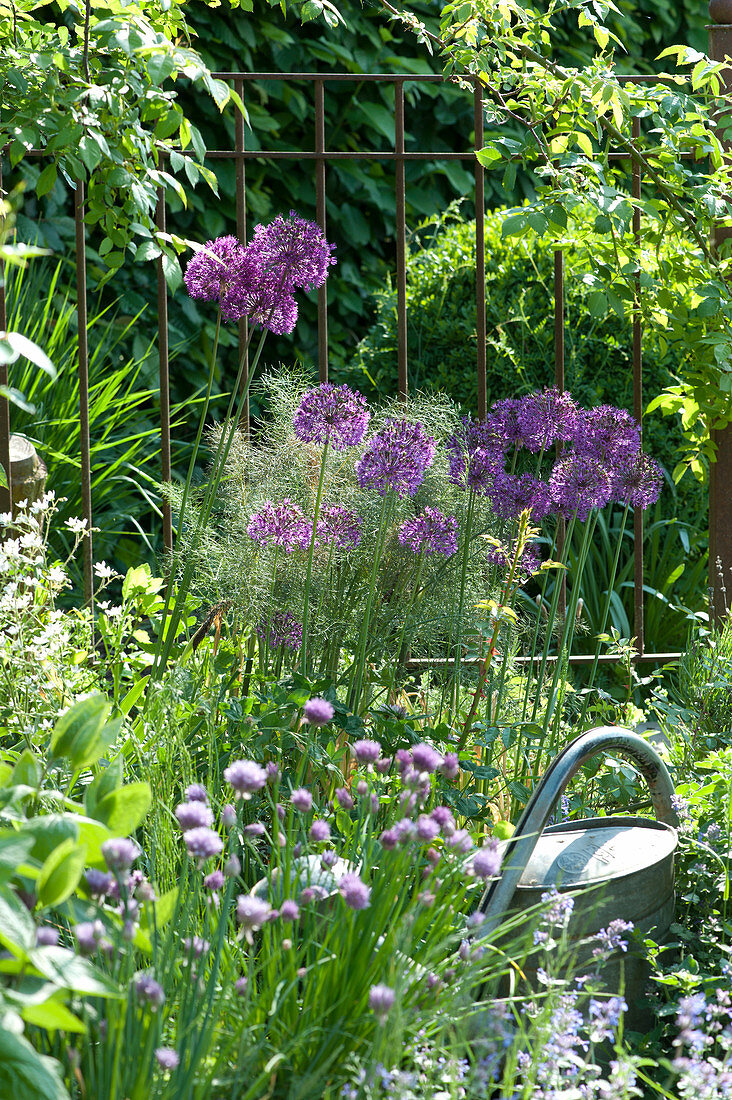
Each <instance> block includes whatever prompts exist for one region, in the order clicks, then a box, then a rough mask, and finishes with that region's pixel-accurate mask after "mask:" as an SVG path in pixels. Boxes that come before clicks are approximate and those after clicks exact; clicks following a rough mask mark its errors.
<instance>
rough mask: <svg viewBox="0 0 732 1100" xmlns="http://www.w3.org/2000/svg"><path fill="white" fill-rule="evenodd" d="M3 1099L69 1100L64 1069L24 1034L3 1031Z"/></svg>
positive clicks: (0, 1039)
mask: <svg viewBox="0 0 732 1100" xmlns="http://www.w3.org/2000/svg"><path fill="white" fill-rule="evenodd" d="M0 1096H5V1097H12V1098H13V1100H69V1094H68V1092H67V1091H66V1088H65V1087H64V1084H63V1080H62V1074H61V1067H60V1065H59V1064H58V1062H57V1061H56V1060H55V1058H48V1057H47V1056H46V1055H43V1054H39V1053H38V1051H37V1050H35V1049H34V1047H32V1046H31V1044H30V1043H29V1042H28V1040H27V1039H24V1038H23V1036H22V1035H16V1034H15V1033H14V1032H12V1031H8V1030H0Z"/></svg>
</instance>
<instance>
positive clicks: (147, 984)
mask: <svg viewBox="0 0 732 1100" xmlns="http://www.w3.org/2000/svg"><path fill="white" fill-rule="evenodd" d="M134 986H135V993H136V994H137V997H138V1000H139V1001H140V1002H141V1003H142V1004H146V1005H149V1006H150V1008H151V1009H152V1010H153V1012H155V1010H156V1009H158V1008H160V1006H161V1005H162V1004H164V1002H165V993H164V992H163V987H162V986H161V984H160V982H156V981H155V979H154V978H153V977H152V976H151V975H150V974H139V975H138V976H137V977H136V978H135V981H134Z"/></svg>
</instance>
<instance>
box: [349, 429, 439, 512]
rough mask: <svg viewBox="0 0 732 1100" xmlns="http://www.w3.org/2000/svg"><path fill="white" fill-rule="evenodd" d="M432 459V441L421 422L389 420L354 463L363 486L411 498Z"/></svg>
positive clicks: (381, 493) (384, 493)
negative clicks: (392, 491) (390, 491)
mask: <svg viewBox="0 0 732 1100" xmlns="http://www.w3.org/2000/svg"><path fill="white" fill-rule="evenodd" d="M434 458H435V441H434V439H433V438H432V437H431V436H428V435H427V433H426V432H425V430H424V428H423V426H422V425H421V424H419V423H416V424H412V423H410V422H409V421H408V420H388V421H387V422H386V425H385V426H384V427H383V428H382V429H381V431H380V432H378V433H377V434H376V435H375V436H374V438H373V439H372V440H371V442H370V443H369V445H368V447H367V448H366V450H365V451H364V453H363V455H362V456H361V458H360V459H359V460H358V462H357V463H356V476H357V478H358V483H359V485H360V486H361V488H362V489H367V488H371V489H374V490H375V491H376V492H377V493H379V494H380V495H381V496H386V493H387V491H388V490H389V489H393V490H394V492H395V493H396V494H397V496H400V497H405V496H410V497H413V496H414V494H415V493H416V492H417V489H418V488H419V487H420V485H421V484H422V481H423V480H424V475H425V473H426V471H427V467H428V466H431V465H432V463H433V461H434Z"/></svg>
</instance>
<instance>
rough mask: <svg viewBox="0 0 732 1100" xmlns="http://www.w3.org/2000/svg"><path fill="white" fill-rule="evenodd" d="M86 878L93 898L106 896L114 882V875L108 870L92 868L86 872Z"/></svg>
mask: <svg viewBox="0 0 732 1100" xmlns="http://www.w3.org/2000/svg"><path fill="white" fill-rule="evenodd" d="M84 878H85V879H86V884H87V886H88V888H89V893H90V894H91V896H92V897H93V898H101V897H104V895H105V894H108V893H109V892H110V891H111V889H112V885H113V883H114V879H113V878H112V876H111V875H110V874H109V873H108V872H106V871H96V870H94V868H91V869H90V870H89V871H85V872H84Z"/></svg>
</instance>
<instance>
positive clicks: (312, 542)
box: [300, 439, 329, 676]
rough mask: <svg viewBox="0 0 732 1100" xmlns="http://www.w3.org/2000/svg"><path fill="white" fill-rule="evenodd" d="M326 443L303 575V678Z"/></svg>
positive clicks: (306, 660)
mask: <svg viewBox="0 0 732 1100" xmlns="http://www.w3.org/2000/svg"><path fill="white" fill-rule="evenodd" d="M328 443H329V440H328V439H326V441H325V443H324V444H323V456H322V458H321V460H320V476H319V478H318V492H317V495H316V497H315V509H314V511H313V530H312V534H311V535H310V546H309V548H308V568H307V573H306V575H305V597H304V601H303V608H302V647H301V649H300V669H301V671H302V674H303V676H307V674H308V613H309V611H310V582H311V580H312V576H313V554H314V553H315V540H316V538H317V537H318V517H319V515H320V501H321V499H322V497H323V484H324V482H325V463H326V460H327V458H328Z"/></svg>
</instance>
